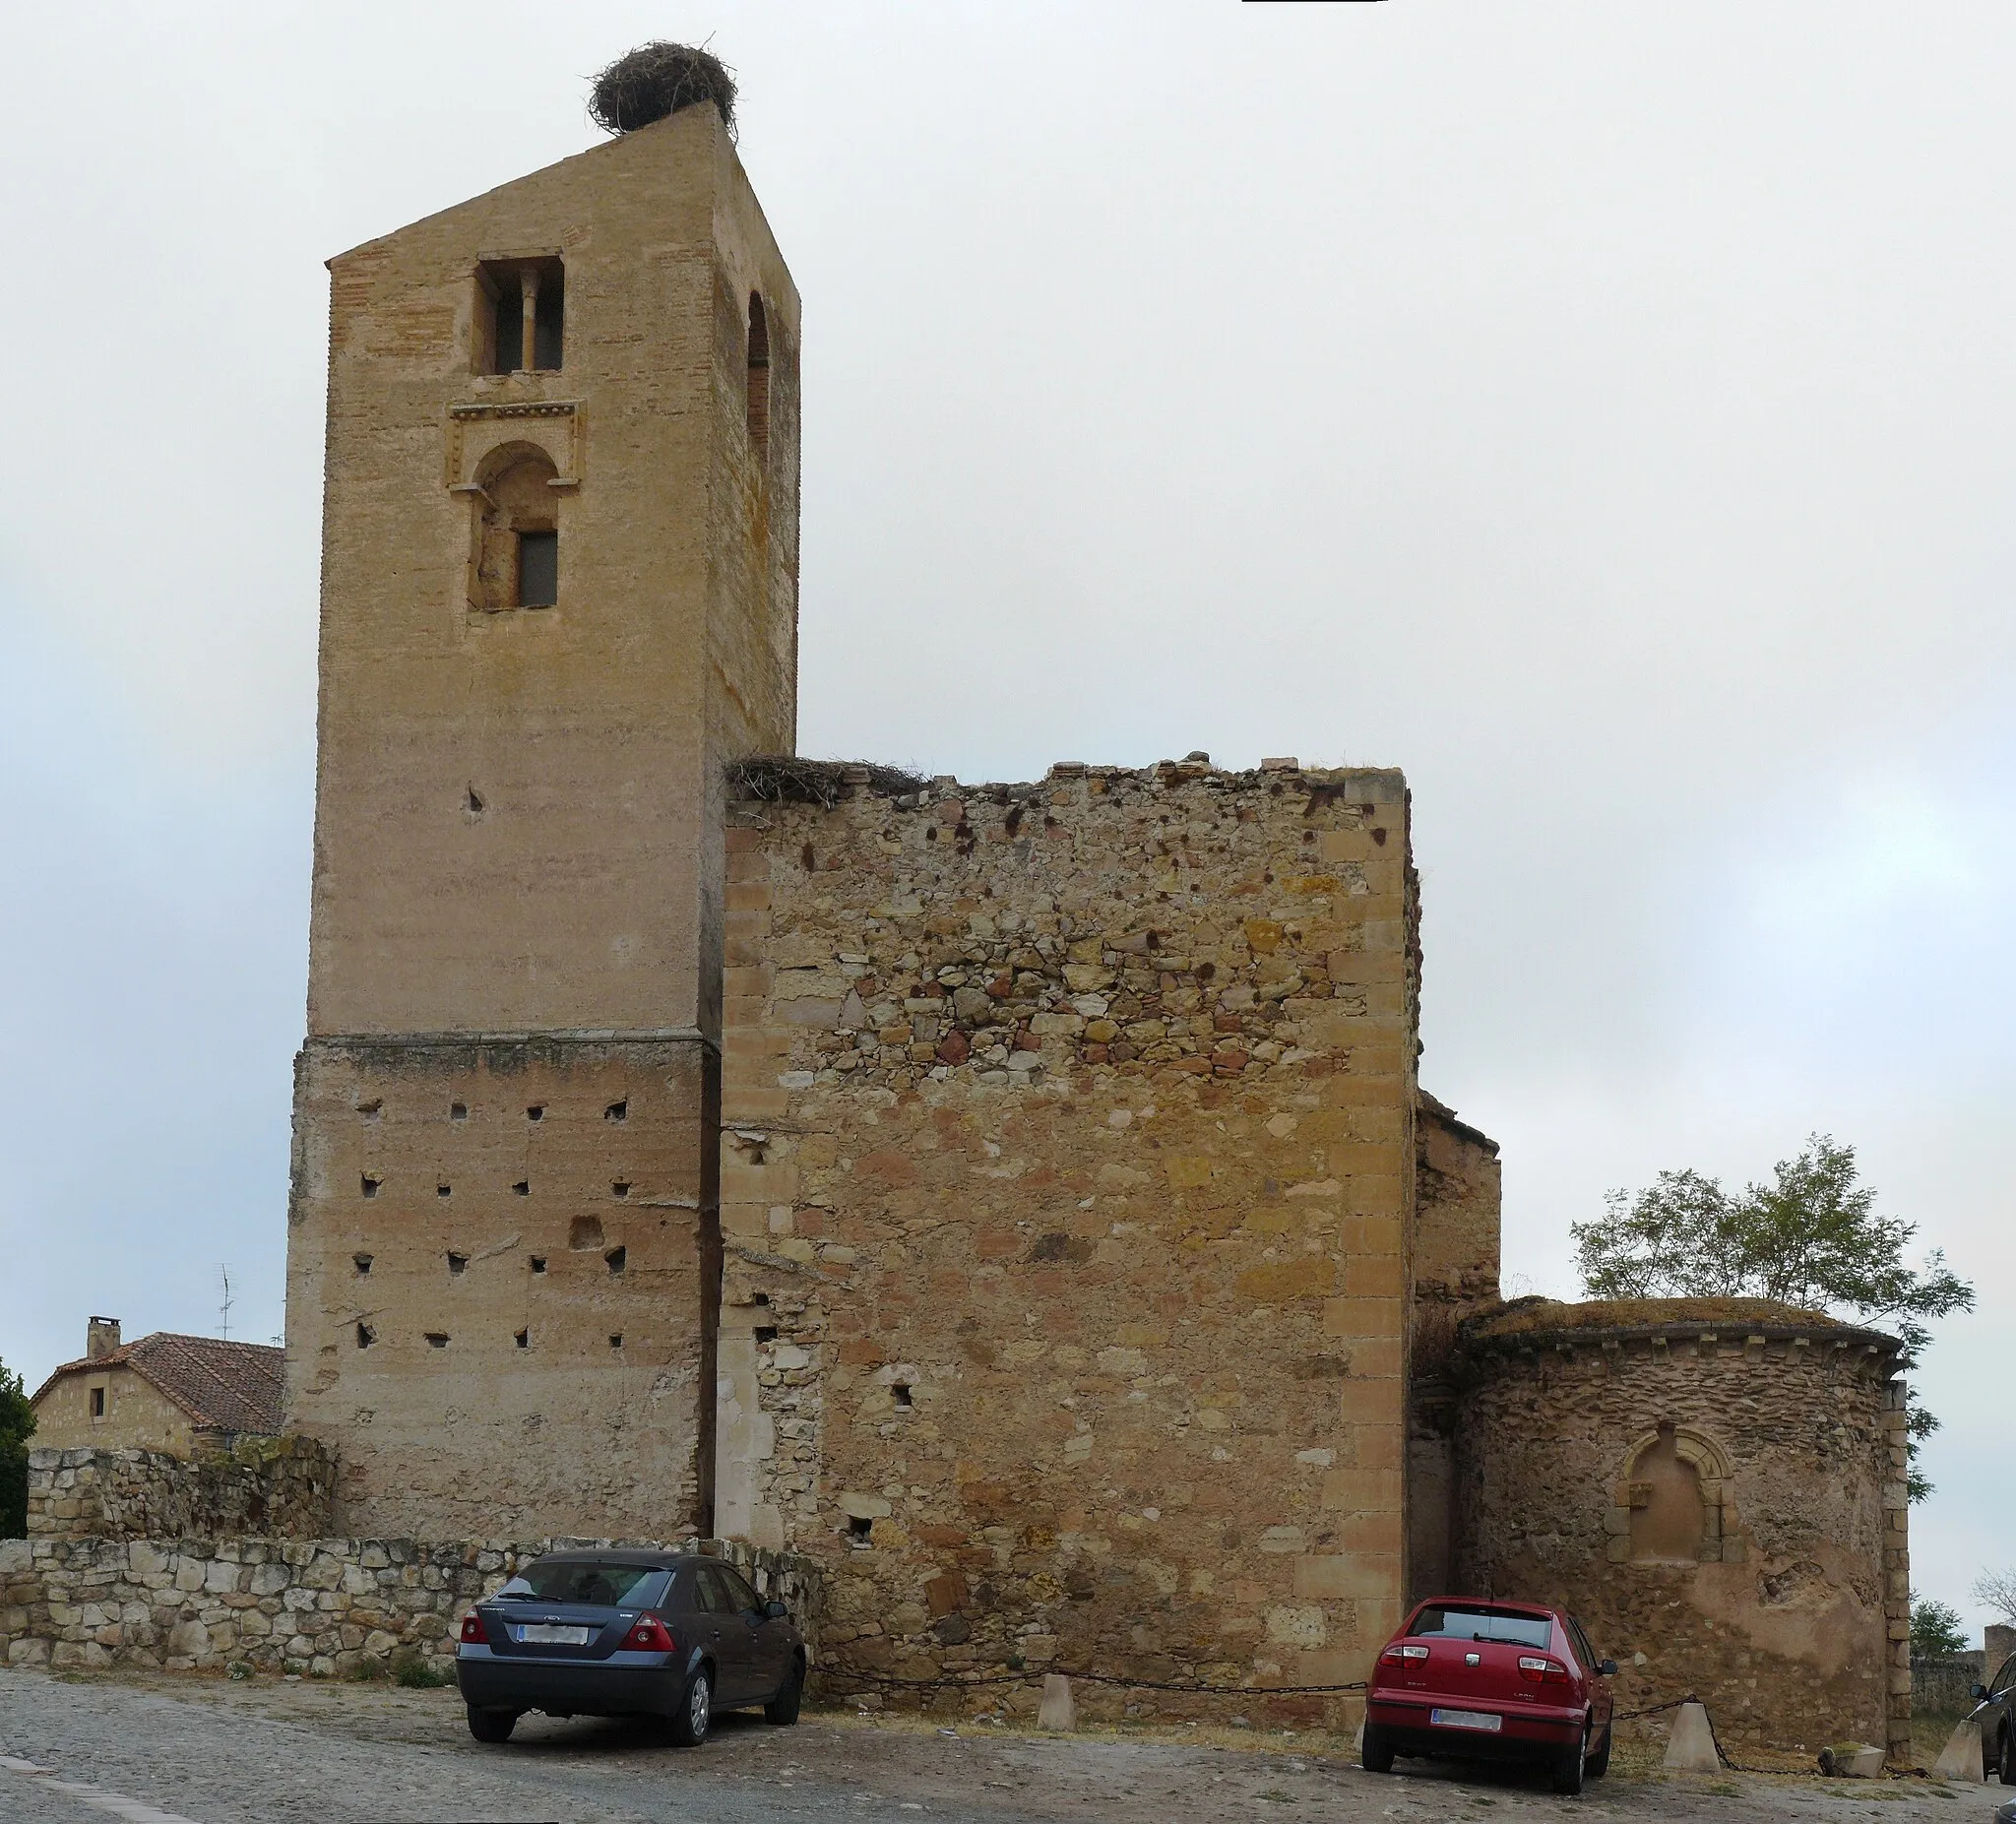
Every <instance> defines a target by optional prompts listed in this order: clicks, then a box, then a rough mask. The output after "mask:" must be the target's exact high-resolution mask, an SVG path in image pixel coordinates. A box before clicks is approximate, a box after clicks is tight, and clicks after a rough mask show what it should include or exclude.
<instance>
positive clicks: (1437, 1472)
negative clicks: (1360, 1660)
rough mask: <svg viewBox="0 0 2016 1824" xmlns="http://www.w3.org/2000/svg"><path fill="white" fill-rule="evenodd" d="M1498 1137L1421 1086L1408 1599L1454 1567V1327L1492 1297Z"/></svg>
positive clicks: (1442, 1589)
mask: <svg viewBox="0 0 2016 1824" xmlns="http://www.w3.org/2000/svg"><path fill="white" fill-rule="evenodd" d="M1499 1199H1500V1173H1499V1165H1498V1143H1497V1142H1496V1141H1495V1140H1492V1139H1491V1138H1490V1137H1489V1136H1488V1135H1485V1134H1481V1133H1480V1132H1479V1131H1478V1130H1477V1129H1476V1128H1474V1127H1472V1126H1471V1125H1470V1124H1469V1123H1468V1122H1465V1121H1460V1120H1458V1119H1457V1118H1456V1114H1455V1111H1454V1110H1453V1109H1451V1108H1448V1107H1445V1106H1444V1105H1443V1104H1442V1103H1441V1102H1439V1101H1436V1100H1435V1099H1434V1098H1433V1097H1432V1096H1428V1095H1425V1094H1423V1095H1422V1096H1421V1097H1420V1098H1419V1099H1418V1106H1417V1119H1416V1122H1415V1201H1416V1218H1415V1225H1414V1250H1413V1262H1414V1266H1413V1273H1414V1306H1413V1310H1412V1312H1411V1313H1410V1317H1409V1324H1410V1328H1411V1331H1412V1348H1411V1349H1410V1351H1409V1368H1408V1415H1407V1417H1408V1423H1407V1532H1408V1585H1409V1589H1408V1595H1409V1600H1410V1601H1415V1602H1418V1601H1419V1600H1420V1599H1421V1598H1422V1597H1427V1596H1438V1595H1443V1594H1446V1593H1447V1592H1448V1591H1449V1590H1450V1589H1451V1587H1452V1584H1451V1579H1452V1577H1453V1575H1454V1564H1453V1557H1454V1543H1453V1541H1454V1529H1455V1524H1456V1507H1455V1502H1456V1482H1455V1477H1456V1390H1455V1388H1454V1386H1453V1385H1452V1383H1451V1382H1450V1379H1449V1367H1450V1354H1451V1352H1452V1351H1453V1349H1454V1348H1455V1343H1456V1326H1457V1324H1458V1323H1459V1322H1460V1321H1461V1320H1462V1319H1463V1318H1464V1317H1465V1316H1467V1315H1468V1314H1469V1313H1471V1312H1473V1311H1477V1310H1480V1309H1481V1308H1482V1307H1484V1306H1486V1305H1488V1304H1491V1303H1494V1302H1495V1301H1496V1299H1497V1296H1498V1241H1499Z"/></svg>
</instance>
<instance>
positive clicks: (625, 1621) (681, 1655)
mask: <svg viewBox="0 0 2016 1824" xmlns="http://www.w3.org/2000/svg"><path fill="white" fill-rule="evenodd" d="M455 1678H456V1683H457V1684H458V1685H459V1686H460V1687H461V1689H462V1696H463V1701H464V1702H465V1703H467V1704H468V1706H469V1729H470V1733H471V1734H472V1735H473V1736H474V1737H475V1738H476V1739H477V1740H478V1741H507V1740H509V1739H510V1736H511V1731H512V1730H513V1729H514V1728H515V1727H516V1726H517V1723H518V1719H519V1718H520V1717H521V1716H523V1715H524V1714H525V1713H526V1712H527V1711H528V1710H537V1711H542V1712H544V1714H545V1715H547V1716H549V1717H574V1716H585V1717H650V1718H654V1719H656V1720H658V1721H660V1722H662V1723H663V1724H664V1725H665V1727H666V1728H667V1729H668V1730H669V1732H670V1734H671V1738H672V1740H673V1741H674V1742H676V1743H678V1744H679V1745H680V1746H681V1747H689V1748H690V1747H697V1746H698V1745H699V1744H700V1743H701V1742H703V1741H705V1740H706V1739H707V1729H708V1724H709V1722H710V1721H711V1719H712V1718H713V1715H714V1713H715V1712H716V1711H717V1710H739V1709H742V1708H743V1707H745V1706H748V1705H754V1704H761V1705H762V1706H763V1714H764V1715H765V1716H766V1717H767V1718H768V1719H769V1720H770V1721H771V1722H773V1723H795V1722H796V1721H797V1720H798V1703H799V1699H800V1698H801V1697H802V1695H803V1693H804V1688H805V1642H804V1638H803V1636H801V1635H800V1634H799V1632H798V1630H797V1627H796V1626H795V1625H794V1624H793V1622H792V1620H791V1616H790V1611H789V1609H788V1608H787V1607H786V1606H785V1604H783V1603H780V1602H776V1601H770V1602H766V1601H764V1599H763V1598H761V1597H760V1596H758V1595H757V1594H756V1592H755V1591H754V1590H753V1589H752V1588H750V1586H749V1583H748V1580H747V1579H746V1578H744V1577H743V1576H742V1574H741V1573H740V1572H739V1571H737V1570H736V1569H735V1568H734V1567H733V1566H732V1565H729V1564H724V1563H722V1562H721V1561H720V1560H719V1559H716V1558H703V1557H699V1556H696V1555H695V1554H694V1553H692V1552H673V1551H555V1552H549V1553H548V1554H547V1555H546V1556H544V1557H542V1558H539V1559H536V1561H535V1562H534V1563H532V1564H530V1565H528V1566H527V1567H526V1569H525V1570H524V1571H523V1572H522V1573H521V1574H520V1575H519V1576H517V1577H514V1578H513V1579H512V1580H511V1581H510V1582H509V1583H507V1584H506V1585H505V1586H504V1587H503V1588H502V1589H501V1590H499V1591H498V1592H497V1594H496V1595H495V1596H493V1597H490V1598H488V1599H487V1600H485V1601H483V1602H481V1603H478V1604H476V1605H475V1607H474V1608H473V1609H471V1610H470V1612H469V1613H468V1614H466V1615H465V1616H464V1617H463V1619H462V1645H461V1647H460V1648H459V1649H458V1650H457V1652H456V1656H455Z"/></svg>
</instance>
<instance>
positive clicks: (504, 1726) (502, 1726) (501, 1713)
mask: <svg viewBox="0 0 2016 1824" xmlns="http://www.w3.org/2000/svg"><path fill="white" fill-rule="evenodd" d="M517 1727H518V1712H517V1711H515V1710H478V1709H477V1708H476V1707H475V1705H473V1704H472V1705H470V1707H469V1732H470V1733H471V1734H472V1735H473V1736H474V1737H475V1738H476V1739H477V1740H478V1741H509V1740H510V1739H511V1731H512V1730H515V1729H516V1728H517Z"/></svg>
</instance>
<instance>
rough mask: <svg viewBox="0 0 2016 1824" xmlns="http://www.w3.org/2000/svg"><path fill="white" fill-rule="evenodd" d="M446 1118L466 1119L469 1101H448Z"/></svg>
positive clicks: (452, 1119)
mask: <svg viewBox="0 0 2016 1824" xmlns="http://www.w3.org/2000/svg"><path fill="white" fill-rule="evenodd" d="M448 1118H449V1119H450V1120H451V1121H467V1120H468V1119H469V1103H468V1102H450V1103H449V1104H448Z"/></svg>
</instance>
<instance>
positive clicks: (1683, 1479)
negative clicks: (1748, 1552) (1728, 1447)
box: [1609, 1419, 1743, 1564]
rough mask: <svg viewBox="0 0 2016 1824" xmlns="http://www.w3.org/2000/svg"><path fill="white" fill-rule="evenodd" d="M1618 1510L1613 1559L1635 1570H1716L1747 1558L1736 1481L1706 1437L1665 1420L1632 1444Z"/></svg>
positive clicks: (1613, 1512) (1618, 1492) (1615, 1510)
mask: <svg viewBox="0 0 2016 1824" xmlns="http://www.w3.org/2000/svg"><path fill="white" fill-rule="evenodd" d="M1614 1499H1615V1505H1614V1506H1613V1507H1612V1508H1611V1510H1610V1527H1609V1532H1610V1557H1611V1558H1612V1559H1613V1560H1615V1561H1617V1562H1620V1563H1629V1564H1716V1563H1723V1562H1734V1561H1737V1560H1739V1559H1740V1558H1741V1557H1742V1556H1743V1544H1742V1540H1741V1539H1740V1537H1739V1536H1738V1535H1737V1532H1736V1520H1735V1500H1734V1483H1733V1477H1732V1473H1731V1468H1730V1463H1729V1459H1728V1457H1727V1455H1725V1453H1724V1451H1723V1449H1722V1447H1721V1446H1720V1445H1719V1444H1717V1443H1716V1442H1715V1440H1714V1439H1713V1438H1711V1437H1709V1436H1708V1435H1707V1434H1706V1433H1705V1432H1702V1431H1697V1430H1695V1429H1694V1428H1693V1427H1691V1426H1688V1425H1682V1424H1677V1423H1675V1422H1673V1421H1672V1420H1670V1419H1662V1420H1661V1421H1660V1423H1659V1425H1658V1427H1657V1428H1656V1429H1654V1430H1653V1431H1651V1432H1648V1433H1647V1434H1646V1435H1645V1436H1644V1437H1641V1438H1640V1439H1639V1440H1638V1441H1637V1442H1636V1443H1635V1444H1633V1445H1632V1446H1631V1449H1630V1451H1629V1452H1628V1453H1627V1454H1626V1456H1625V1458H1624V1475H1623V1479H1622V1480H1621V1481H1620V1482H1619V1483H1618V1484H1617V1487H1616V1492H1615V1497H1614Z"/></svg>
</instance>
